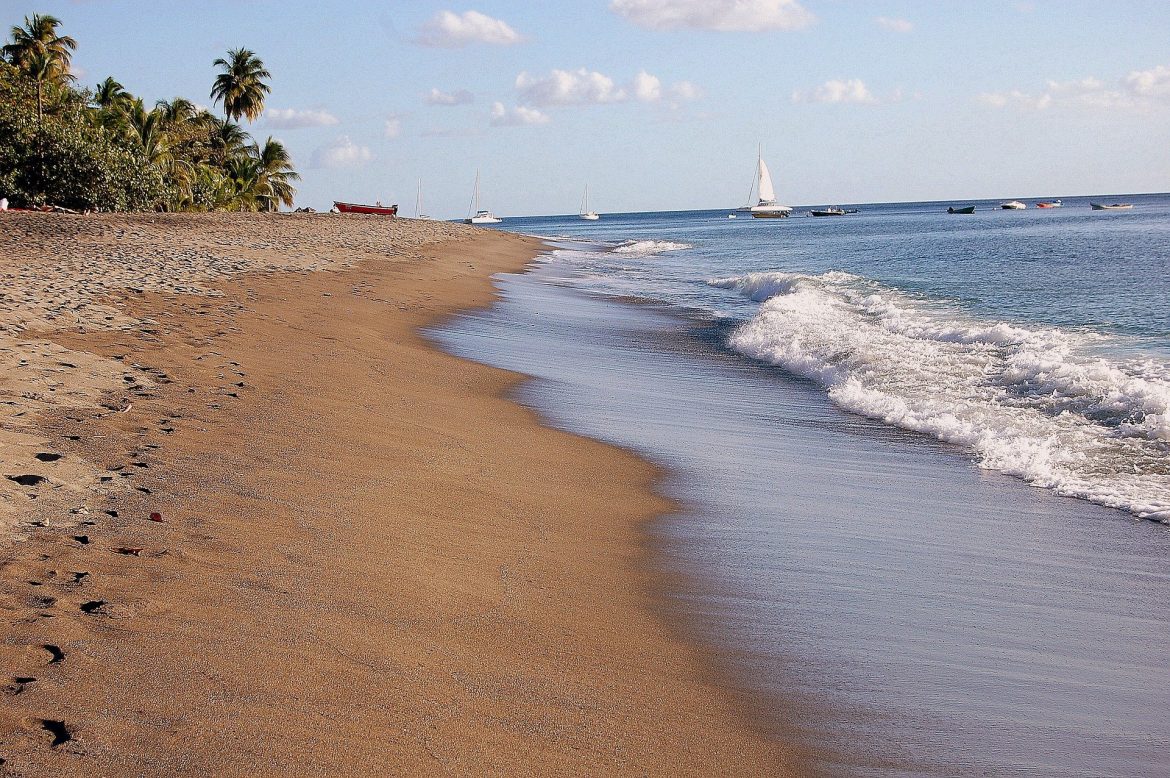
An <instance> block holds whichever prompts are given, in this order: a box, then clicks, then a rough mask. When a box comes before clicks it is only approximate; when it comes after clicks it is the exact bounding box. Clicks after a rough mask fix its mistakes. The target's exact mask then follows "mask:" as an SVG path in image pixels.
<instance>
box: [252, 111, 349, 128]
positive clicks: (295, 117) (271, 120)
mask: <svg viewBox="0 0 1170 778" xmlns="http://www.w3.org/2000/svg"><path fill="white" fill-rule="evenodd" d="M262 120H263V126H264V127H268V128H271V129H274V130H299V129H302V128H304V127H332V126H333V125H335V124H340V123H341V122H340V120H338V118H337V117H336V116H334V115H333V114H331V113H329V112H328V111H314V110H297V109H295V108H267V109H265V111H264V116H263V117H262Z"/></svg>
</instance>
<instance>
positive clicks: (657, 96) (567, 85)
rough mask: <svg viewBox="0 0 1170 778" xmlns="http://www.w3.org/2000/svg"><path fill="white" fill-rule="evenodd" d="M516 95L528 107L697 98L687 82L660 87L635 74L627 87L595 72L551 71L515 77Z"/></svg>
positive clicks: (697, 93)
mask: <svg viewBox="0 0 1170 778" xmlns="http://www.w3.org/2000/svg"><path fill="white" fill-rule="evenodd" d="M516 91H517V92H518V93H519V95H520V98H521V100H523V101H524V102H526V103H529V104H531V105H539V106H544V107H547V106H557V105H604V104H608V103H623V102H627V101H629V100H638V101H639V102H643V103H660V102H663V100H664V97H665V96H666V95H667V94H668V93H669V94H670V95H671V96H672V97H673V98H674V100H675V101H682V100H694V99H696V98H698V97H699V96H700V94H701V92H700V90H699V88H698V87H697V86H695V85H694V84H692V83H690V82H689V81H679V82H677V83H675V84H672V85H670V87H669V88H666V87H664V86H663V83H662V79H660V78H659V77H658V76H655V75H652V74H650V73H647V72H646V71H645V70H641V71H639V72H638V74H637V75H636V76H634V78H633V80H632V81H631V82H630V83H628V84H619V83H617V82H616V81H615V80H614V79H613V78H611V77H610V76H607V75H605V74H604V73H598V72H597V71H595V70H586V69H585V68H578V69H577V70H553V71H552V72H551V73H549V74H548V75H547V76H533V75H530V74H528V73H526V72H525V73H521V74H520V75H518V76H516Z"/></svg>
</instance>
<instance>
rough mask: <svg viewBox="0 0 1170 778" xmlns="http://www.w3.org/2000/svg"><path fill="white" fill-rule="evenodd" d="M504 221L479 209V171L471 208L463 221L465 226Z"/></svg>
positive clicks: (489, 212)
mask: <svg viewBox="0 0 1170 778" xmlns="http://www.w3.org/2000/svg"><path fill="white" fill-rule="evenodd" d="M502 221H503V219H501V218H500V217H499V216H496V215H495V214H494V213H492V212H491V211H489V210H488V209H486V208H480V207H479V171H478V170H476V171H475V188H474V190H473V191H472V195H471V207H470V208H468V209H467V218H466V219H464V220H463V222H464V224H499V223H500V222H502Z"/></svg>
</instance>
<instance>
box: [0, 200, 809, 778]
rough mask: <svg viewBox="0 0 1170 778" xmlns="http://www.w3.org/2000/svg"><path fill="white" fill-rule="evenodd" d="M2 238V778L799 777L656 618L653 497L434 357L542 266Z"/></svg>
mask: <svg viewBox="0 0 1170 778" xmlns="http://www.w3.org/2000/svg"><path fill="white" fill-rule="evenodd" d="M0 227H2V228H3V229H2V230H0V270H2V274H3V279H2V282H0V283H2V289H3V292H4V295H3V299H2V300H0V312H2V315H3V320H4V327H3V332H2V333H0V356H2V357H3V361H0V392H2V394H3V396H2V397H0V400H3V402H4V405H3V406H2V407H3V409H4V416H3V426H2V428H0V429H2V434H3V435H4V436H5V437H4V439H3V440H4V443H5V445H4V447H3V461H2V463H0V464H2V465H3V467H4V475H6V476H9V478H5V479H4V491H3V493H2V494H0V497H2V498H3V502H2V503H0V505H2V506H3V514H2V516H3V522H4V526H3V529H2V530H0V544H2V546H0V547H2V548H3V559H4V563H3V567H2V568H0V607H2V608H3V610H4V616H5V621H4V626H3V628H2V629H3V632H4V636H3V640H2V641H0V663H2V668H3V673H4V674H5V696H4V703H5V704H4V706H3V707H2V708H0V759H3V760H4V763H3V764H2V766H0V771H8V772H10V773H12V774H16V775H63V776H68V775H95V774H101V775H141V774H157V773H164V772H165V773H170V774H180V775H206V774H215V775H286V774H287V775H327V774H366V775H383V774H407V773H409V774H436V773H457V774H491V773H510V774H515V773H551V774H569V773H576V774H580V773H602V772H604V773H639V774H645V773H650V774H676V773H687V774H713V773H721V774H765V773H768V774H775V773H778V772H783V771H784V770H785V769H786V768H793V764H794V761H793V756H792V754H790V753H789V752H787V751H785V750H784V749H783V748H782V747H781V746H780V745H779V744H777V743H776V742H775V741H773V740H770V739H768V738H766V737H764V736H762V735H760V734H759V733H758V731H757V730H756V729H755V728H754V727H753V726H752V722H751V720H750V719H749V718H747V717H746V715H745V714H744V711H743V710H742V709H741V707H740V705H739V703H738V702H737V701H736V700H735V699H734V698H733V697H732V695H731V693H730V692H729V691H727V689H726V688H725V687H724V686H723V685H722V684H721V683H720V682H719V679H718V678H717V677H716V676H715V675H714V674H713V672H712V670H711V669H710V668H711V667H712V665H711V664H710V663H709V662H708V661H707V659H708V658H707V657H705V656H704V655H703V653H702V651H701V650H700V649H698V648H696V647H695V646H693V645H691V644H690V643H688V642H686V641H684V640H682V639H680V638H679V636H678V634H679V633H677V632H676V631H675V630H674V629H673V627H672V624H671V623H670V622H669V621H668V620H666V619H664V618H663V617H662V616H661V615H659V614H660V613H661V605H662V596H661V595H662V592H663V591H665V590H666V589H667V588H669V586H670V581H668V580H665V579H664V578H663V577H662V574H661V573H660V572H657V569H658V568H657V566H656V565H655V564H654V559H653V555H652V550H651V549H650V548H649V546H648V544H647V535H646V533H645V531H644V530H645V526H646V522H648V521H650V520H652V519H653V517H655V516H656V515H658V514H660V513H661V512H663V511H664V510H666V509H668V507H669V506H668V505H667V504H666V503H665V502H664V501H663V500H662V499H660V498H657V497H655V496H654V494H653V492H652V489H651V487H652V486H653V484H654V482H655V480H656V479H657V478H658V475H659V474H658V473H656V472H655V471H654V469H653V468H651V467H650V466H649V465H647V464H646V463H644V462H642V461H641V460H639V459H637V458H636V457H634V456H632V455H630V454H628V453H625V452H623V451H621V450H619V449H616V448H612V447H609V446H605V445H603V444H600V443H595V442H592V441H588V440H585V439H583V438H578V437H574V436H571V435H568V434H565V433H562V432H557V431H554V430H551V429H547V428H544V427H541V426H540V425H539V424H538V422H537V419H536V418H535V417H534V416H533V414H532V413H530V412H528V411H526V410H524V409H522V408H520V407H519V406H517V405H515V404H514V403H512V402H510V401H509V400H507V399H506V395H507V393H508V392H509V391H510V389H511V388H512V387H513V386H514V385H515V384H516V382H517V381H518V380H519V378H518V376H516V375H515V374H512V373H508V372H505V371H501V370H496V369H492V368H488V367H484V366H480V365H477V364H473V363H470V362H466V361H462V360H459V359H457V358H455V357H451V356H448V355H446V354H443V353H442V352H440V351H438V350H436V349H434V348H433V347H431V346H430V345H429V344H428V343H427V342H426V341H425V340H423V339H422V338H421V337H420V336H419V335H418V334H417V333H418V330H419V328H420V327H424V326H427V325H429V324H433V323H434V322H436V321H437V320H439V319H441V318H442V317H443V316H446V315H449V314H450V313H452V312H454V311H456V310H459V309H461V308H466V307H469V306H475V305H483V304H486V303H488V302H489V301H490V295H491V285H490V283H489V281H488V278H489V276H490V275H491V274H492V273H493V272H497V271H501V270H516V269H518V268H519V267H521V266H523V264H525V263H526V262H527V261H528V260H529V259H530V258H531V257H532V256H533V255H534V254H535V253H536V252H537V251H538V250H539V246H538V245H537V244H536V243H535V242H533V241H530V240H527V239H523V238H520V237H517V236H512V235H508V234H502V233H494V232H486V231H479V230H471V229H468V228H463V227H461V226H458V225H449V224H444V223H433V222H421V223H420V222H410V221H406V220H401V221H396V222H389V221H386V220H381V219H378V218H377V217H370V218H361V217H330V216H289V215H283V216H255V215H253V216H245V215H230V216H228V215H219V216H159V215H155V216H141V217H100V218H98V217H66V216H53V215H17V214H11V215H6V216H5V221H4V222H3V223H0ZM37 455H43V456H40V457H38V456H37ZM13 479H15V480H13ZM154 513H157V514H158V517H157V518H159V519H161V521H155V520H152V514H154ZM793 769H794V768H793Z"/></svg>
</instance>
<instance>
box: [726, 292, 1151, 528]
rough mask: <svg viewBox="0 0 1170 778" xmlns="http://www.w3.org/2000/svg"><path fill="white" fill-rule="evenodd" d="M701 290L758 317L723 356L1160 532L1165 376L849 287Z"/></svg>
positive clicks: (1032, 333) (1017, 330)
mask: <svg viewBox="0 0 1170 778" xmlns="http://www.w3.org/2000/svg"><path fill="white" fill-rule="evenodd" d="M708 284H709V285H710V286H713V287H717V288H721V289H727V290H730V291H733V292H735V293H737V294H739V295H741V296H743V297H746V298H749V299H751V300H754V301H756V302H759V303H760V304H761V305H760V308H759V311H758V312H757V313H756V315H755V316H754V317H753V318H752V319H751V320H749V321H747V322H746V323H744V324H743V325H741V326H740V327H738V328H737V329H736V330H735V332H734V333H733V334H732V336H731V338H730V345H731V347H732V348H734V349H735V350H737V351H739V352H740V353H743V354H746V355H748V356H751V357H754V358H757V359H761V360H765V361H768V362H771V363H773V364H776V365H779V366H781V367H783V368H785V369H787V370H790V371H792V372H794V373H798V374H800V375H803V376H806V377H808V378H811V379H813V380H815V381H817V382H819V383H820V384H822V385H823V386H825V387H826V388H827V389H828V393H829V396H830V398H831V399H832V400H833V401H834V402H835V403H836V404H837V405H839V406H841V407H842V408H845V409H847V410H849V411H852V412H855V413H858V414H862V415H865V416H868V417H871V418H874V419H880V420H881V421H884V422H887V423H889V424H895V425H897V426H899V427H903V428H905V429H909V430H915V431H917V432H923V433H927V434H930V435H934V436H935V437H937V438H939V439H941V440H944V441H948V442H950V443H955V444H958V445H961V446H963V447H965V448H967V449H968V450H969V451H971V452H972V453H973V454H974V455H975V457H976V459H977V461H978V463H979V465H980V466H982V467H985V468H989V469H994V470H998V471H1001V472H1004V473H1008V474H1011V475H1014V476H1018V477H1020V478H1023V479H1024V480H1026V481H1028V482H1029V483H1031V484H1034V485H1036V486H1042V487H1047V488H1050V489H1053V490H1055V491H1056V492H1057V493H1059V494H1062V495H1066V496H1070V497H1079V498H1083V499H1087V500H1091V501H1092V502H1095V503H1098V504H1101V505H1105V506H1109V507H1113V508H1121V509H1124V510H1128V511H1131V512H1132V513H1134V514H1135V515H1137V516H1140V517H1142V518H1148V519H1153V520H1157V521H1162V522H1164V523H1170V365H1167V364H1165V363H1160V362H1157V361H1154V360H1151V359H1131V360H1124V359H1117V358H1110V357H1103V356H1101V352H1102V348H1101V347H1102V346H1103V345H1108V343H1107V338H1106V337H1105V336H1102V335H1099V334H1095V333H1090V332H1079V331H1070V330H1063V329H1059V328H1045V327H1035V326H1029V327H1024V326H1020V325H1016V324H1010V323H1007V322H1002V321H988V320H980V319H978V318H976V317H973V316H968V315H965V314H963V313H962V312H960V311H957V310H956V309H955V308H954V307H951V306H947V305H944V304H941V303H937V302H931V301H926V300H921V299H917V298H914V297H912V296H910V295H907V294H905V293H902V292H899V291H897V290H895V289H892V288H890V287H886V286H883V285H882V284H879V283H877V282H875V281H872V280H870V279H866V278H863V277H860V276H856V275H852V274H849V273H843V272H837V271H833V272H828V273H823V274H820V275H805V274H799V273H780V272H770V273H751V274H748V275H744V276H736V277H732V278H720V279H714V280H711V281H709V282H708Z"/></svg>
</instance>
